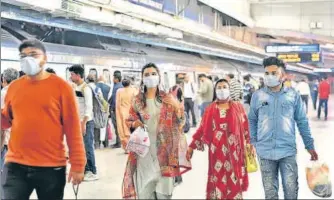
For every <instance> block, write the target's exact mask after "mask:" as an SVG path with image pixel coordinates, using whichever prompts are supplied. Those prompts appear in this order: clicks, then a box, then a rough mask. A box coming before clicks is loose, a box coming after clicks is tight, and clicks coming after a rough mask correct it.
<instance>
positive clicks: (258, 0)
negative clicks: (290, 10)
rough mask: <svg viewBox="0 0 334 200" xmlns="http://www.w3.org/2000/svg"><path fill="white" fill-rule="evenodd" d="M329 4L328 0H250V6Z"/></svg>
mask: <svg viewBox="0 0 334 200" xmlns="http://www.w3.org/2000/svg"><path fill="white" fill-rule="evenodd" d="M307 2H312V3H314V2H330V0H250V3H251V4H275V3H307Z"/></svg>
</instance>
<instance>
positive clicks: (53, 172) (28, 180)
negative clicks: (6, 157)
mask: <svg viewBox="0 0 334 200" xmlns="http://www.w3.org/2000/svg"><path fill="white" fill-rule="evenodd" d="M65 184H66V167H63V166H61V167H31V166H26V165H20V164H17V163H6V164H5V166H4V169H3V172H2V174H1V190H2V191H1V194H2V197H1V199H15V200H28V199H29V197H30V195H31V193H32V192H33V190H34V189H36V193H37V196H38V199H40V200H44V199H45V200H50V199H51V200H59V199H63V197H64V188H65Z"/></svg>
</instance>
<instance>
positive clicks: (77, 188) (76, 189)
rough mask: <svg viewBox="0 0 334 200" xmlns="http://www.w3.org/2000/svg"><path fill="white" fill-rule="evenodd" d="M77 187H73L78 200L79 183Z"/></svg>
mask: <svg viewBox="0 0 334 200" xmlns="http://www.w3.org/2000/svg"><path fill="white" fill-rule="evenodd" d="M76 186H77V187H75V185H72V189H73V192H74V195H75V200H78V193H79V184H78V185H76Z"/></svg>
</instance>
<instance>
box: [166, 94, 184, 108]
mask: <svg viewBox="0 0 334 200" xmlns="http://www.w3.org/2000/svg"><path fill="white" fill-rule="evenodd" d="M164 102H165V103H167V104H170V105H171V106H172V107H173V108H174V110H179V109H180V103H179V102H178V101H177V100H176V98H174V97H173V96H172V95H167V96H166V97H165V98H164Z"/></svg>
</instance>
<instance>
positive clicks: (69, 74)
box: [66, 67, 71, 81]
mask: <svg viewBox="0 0 334 200" xmlns="http://www.w3.org/2000/svg"><path fill="white" fill-rule="evenodd" d="M66 80H67V81H70V80H71V72H70V68H69V67H67V68H66Z"/></svg>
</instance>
